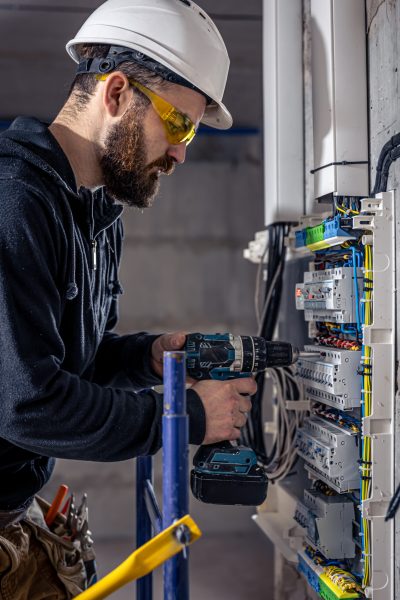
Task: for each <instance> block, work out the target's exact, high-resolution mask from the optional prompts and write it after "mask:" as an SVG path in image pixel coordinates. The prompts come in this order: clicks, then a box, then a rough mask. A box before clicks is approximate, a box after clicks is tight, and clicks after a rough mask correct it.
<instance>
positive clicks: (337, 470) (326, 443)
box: [296, 416, 359, 492]
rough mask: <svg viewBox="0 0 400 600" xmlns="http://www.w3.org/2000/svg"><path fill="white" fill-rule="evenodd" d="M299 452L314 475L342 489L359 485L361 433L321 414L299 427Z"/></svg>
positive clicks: (350, 488) (344, 490)
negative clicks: (328, 419) (327, 419)
mask: <svg viewBox="0 0 400 600" xmlns="http://www.w3.org/2000/svg"><path fill="white" fill-rule="evenodd" d="M296 448H297V453H298V454H299V456H301V457H302V458H303V459H304V460H305V461H306V463H307V464H308V466H309V467H310V469H307V470H308V471H309V472H310V471H311V472H312V473H313V474H314V476H315V478H320V479H322V480H324V481H326V482H327V483H328V484H329V485H331V487H333V488H334V489H336V490H337V491H340V492H347V491H349V490H352V489H356V488H357V487H358V486H359V469H358V459H359V449H358V436H357V435H356V434H354V433H351V432H349V431H347V430H345V429H343V428H341V427H338V426H337V425H335V424H333V423H328V422H327V421H325V420H324V419H321V418H320V417H315V416H313V417H310V418H308V419H306V421H305V423H304V425H303V426H302V427H300V428H299V429H298V431H297V436H296Z"/></svg>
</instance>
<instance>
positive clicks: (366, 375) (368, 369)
mask: <svg viewBox="0 0 400 600" xmlns="http://www.w3.org/2000/svg"><path fill="white" fill-rule="evenodd" d="M372 268H373V266H372V249H371V246H370V245H366V246H365V259H364V296H363V302H364V311H363V312H364V325H366V326H368V325H371V324H372V289H373V271H372ZM362 377H363V386H362V391H361V414H362V417H363V419H364V418H366V417H369V416H370V415H371V408H372V398H371V396H372V352H371V347H370V346H365V345H363V347H362ZM360 471H361V486H360V497H361V500H362V501H365V500H368V498H369V497H370V495H371V475H372V454H371V438H370V436H368V435H363V436H362V437H361V464H360ZM361 535H362V537H361V539H362V553H363V559H364V577H363V587H364V588H365V587H367V586H368V585H369V582H370V574H371V548H370V543H371V540H370V538H371V525H370V521H369V520H368V519H365V518H363V517H361Z"/></svg>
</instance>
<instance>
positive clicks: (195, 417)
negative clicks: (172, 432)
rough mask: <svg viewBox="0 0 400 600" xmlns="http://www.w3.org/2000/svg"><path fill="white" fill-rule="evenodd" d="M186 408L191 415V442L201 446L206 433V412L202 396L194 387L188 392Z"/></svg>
mask: <svg viewBox="0 0 400 600" xmlns="http://www.w3.org/2000/svg"><path fill="white" fill-rule="evenodd" d="M186 410H187V413H188V415H189V443H190V444H195V445H196V446H200V444H202V443H203V440H204V437H205V435H206V412H205V410H204V406H203V402H202V401H201V399H200V396H199V395H198V394H197V392H195V391H194V390H192V389H189V390H187V392H186Z"/></svg>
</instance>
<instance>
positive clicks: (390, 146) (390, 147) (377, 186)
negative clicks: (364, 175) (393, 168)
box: [372, 133, 400, 196]
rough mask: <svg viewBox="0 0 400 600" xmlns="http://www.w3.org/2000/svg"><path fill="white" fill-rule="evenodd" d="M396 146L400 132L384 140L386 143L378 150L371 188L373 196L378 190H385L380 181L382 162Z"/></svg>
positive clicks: (399, 143) (399, 141)
mask: <svg viewBox="0 0 400 600" xmlns="http://www.w3.org/2000/svg"><path fill="white" fill-rule="evenodd" d="M397 146H400V133H396V134H395V135H393V136H392V137H391V138H390V140H389V141H388V142H386V144H384V146H383V147H382V149H381V151H380V154H379V158H378V162H377V164H376V175H375V185H374V189H373V190H372V195H373V196H375V194H378V192H384V191H386V187H385V189H382V183H381V176H382V170H383V164H384V162H385V160H386V158H387V156H388V155H389V154H390V152H391V151H392V150H394V149H395V148H396V147H397ZM392 162H393V161H390V164H389V165H388V168H390V165H391V163H392ZM386 185H387V181H386Z"/></svg>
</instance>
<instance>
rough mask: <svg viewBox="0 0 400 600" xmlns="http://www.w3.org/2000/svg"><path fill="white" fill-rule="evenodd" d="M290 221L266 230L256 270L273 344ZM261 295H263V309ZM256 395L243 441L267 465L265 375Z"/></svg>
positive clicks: (264, 324) (264, 331)
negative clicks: (264, 399)
mask: <svg viewBox="0 0 400 600" xmlns="http://www.w3.org/2000/svg"><path fill="white" fill-rule="evenodd" d="M291 225H293V223H290V222H279V223H272V224H271V225H269V226H268V227H267V240H268V242H267V248H266V251H265V252H264V255H263V256H262V257H261V258H260V264H259V267H258V269H257V280H256V290H255V305H256V313H258V315H259V318H258V320H259V328H258V334H259V336H260V337H263V338H264V339H266V340H268V341H270V340H272V338H273V335H274V332H275V329H276V324H277V321H278V312H279V307H280V300H281V295H282V284H283V273H284V266H285V257H286V247H285V237H286V236H287V235H288V233H289V227H290V226H291ZM263 274H264V275H265V277H264V289H263V290H261V287H262V286H261V279H262V275H263ZM260 296H263V301H262V306H260ZM256 382H257V392H256V394H255V395H254V396H253V397H252V409H251V411H250V415H249V419H248V421H247V424H246V426H245V428H244V429H243V430H242V431H243V433H242V437H243V440H246V442H247V444H248V445H249V446H250V447H251V448H252V449H253V450H254V451H255V453H256V454H257V456H258V458H259V460H260V461H261V462H263V463H264V464H266V463H267V462H268V458H267V454H266V448H265V435H264V427H263V419H262V403H263V398H264V385H265V374H264V373H259V374H258V375H257V376H256Z"/></svg>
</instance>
